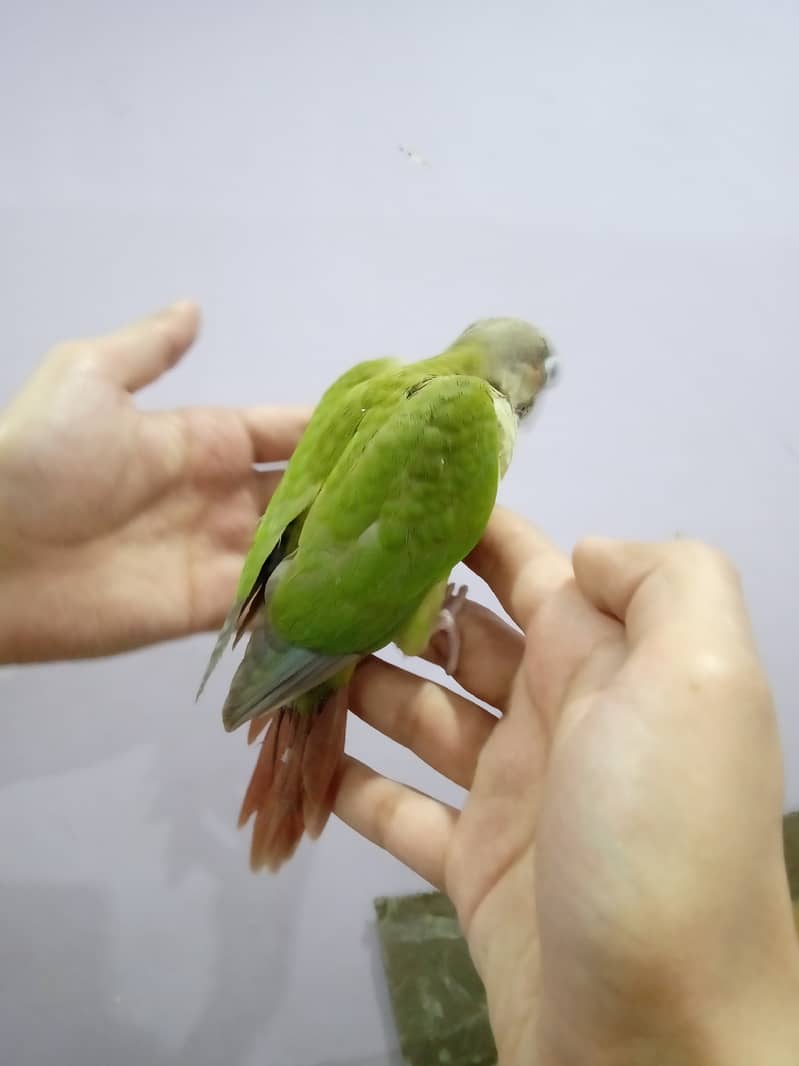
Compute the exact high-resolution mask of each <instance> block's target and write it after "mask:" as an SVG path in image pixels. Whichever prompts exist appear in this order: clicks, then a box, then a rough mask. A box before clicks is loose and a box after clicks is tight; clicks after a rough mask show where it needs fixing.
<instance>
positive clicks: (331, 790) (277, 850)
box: [239, 686, 348, 873]
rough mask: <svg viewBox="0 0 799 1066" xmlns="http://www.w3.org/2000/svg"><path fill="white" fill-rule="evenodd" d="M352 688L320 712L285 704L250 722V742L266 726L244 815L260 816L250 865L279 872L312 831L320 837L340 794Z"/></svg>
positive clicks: (243, 820)
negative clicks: (341, 766)
mask: <svg viewBox="0 0 799 1066" xmlns="http://www.w3.org/2000/svg"><path fill="white" fill-rule="evenodd" d="M347 697H348V689H347V687H346V686H344V687H343V688H340V689H338V691H336V692H334V693H333V694H332V695H331V696H329V697H328V698H327V700H326V701H325V703H324V704H323V705H322V706H321V707H320V708H319V709H318V710H316V711H311V712H307V711H306V712H301V711H298V710H295V708H294V707H291V706H288V707H282V708H281V709H280V710H279V711H275V712H274V713H273V714H271V715H269V716H265V717H263V718H260V719H255V720H253V721H252V722H251V723H250V729H249V734H248V737H247V741H248V743H250V744H252V743H254V742H255V741H256V740H257V739H258V737H259V736H260V735H261V733H263V731H264V730H266V736H265V737H264V741H263V743H262V745H261V750H260V752H259V755H258V760H257V762H256V764H255V769H254V770H253V774H252V777H251V778H250V783H249V786H248V787H247V792H246V794H245V796H244V801H243V803H242V805H241V812H240V814H239V827H243V826H245V825H246V824H247V822H248V821H249V820H250V818H252V816H253V815H255V822H254V824H253V830H252V842H251V845H250V867H251V869H252V870H253V871H258V870H260V869H262V868H263V867H266V868H267V869H268V870H271V871H272V872H273V873H274V872H276V871H277V870H278V869H279V868H280V867H281V866H282V865H283V863H284V862H286V861H287V860H288V859H290V858H291V856H292V855H293V854H294V852H295V851H296V849H297V845H298V844H299V842H300V840H301V839H302V837H303V834H305V833H307V835H308V836H309V837H311V838H312V839H314V840H315V839H316V838H317V837H318V836H319V835H320V834H321V832H322V830H323V829H324V827H325V825H326V824H327V820H328V818H329V817H330V814H331V812H332V810H333V804H334V803H335V799H336V787H337V783H338V776H337V771H338V769H339V766H340V765H341V758H342V755H343V753H344V734H345V731H346V725H347V705H348V698H347Z"/></svg>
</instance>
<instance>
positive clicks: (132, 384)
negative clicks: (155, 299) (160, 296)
mask: <svg viewBox="0 0 799 1066" xmlns="http://www.w3.org/2000/svg"><path fill="white" fill-rule="evenodd" d="M199 325H200V311H199V308H198V307H197V305H196V304H194V303H192V302H191V301H189V300H182V301H180V302H179V303H175V304H172V306H171V307H167V308H164V310H162V311H158V312H156V313H155V314H152V315H148V316H147V317H146V318H142V319H140V320H139V321H138V322H132V323H131V324H130V325H127V326H123V327H122V329H119V330H117V331H116V332H114V333H108V334H106V335H105V336H102V337H96V338H95V339H94V341H93V342H91V343H92V344H93V346H94V352H95V359H96V363H97V366H98V368H99V369H100V370H101V371H102V372H103V373H104V374H105V375H107V376H109V377H110V378H111V379H112V380H113V381H115V382H116V383H117V384H118V385H121V386H122V388H124V389H127V390H128V391H129V392H136V391H137V390H138V389H141V388H143V387H144V386H145V385H149V384H151V382H153V381H155V380H156V379H157V378H159V377H161V375H162V374H164V373H166V371H167V370H169V369H170V368H171V367H173V366H174V365H175V363H177V362H178V360H179V359H180V358H181V356H182V355H183V354H184V353H185V352H186V350H187V349H188V348H189V346H190V345H191V343H192V342H193V341H194V339H195V337H196V336H197V332H198V330H199Z"/></svg>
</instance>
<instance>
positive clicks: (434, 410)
mask: <svg viewBox="0 0 799 1066" xmlns="http://www.w3.org/2000/svg"><path fill="white" fill-rule="evenodd" d="M548 355H549V349H548V346H547V344H546V341H545V340H544V338H543V337H541V335H540V334H539V333H538V332H537V331H536V330H534V329H533V327H531V326H528V325H527V324H526V323H521V322H519V321H518V320H514V319H490V320H484V321H483V322H480V323H476V324H475V326H473V327H470V329H469V330H467V331H466V332H465V333H464V334H462V336H461V337H460V338H459V339H458V340H457V341H456V342H455V344H453V345H452V346H451V347H450V348H448V349H447V350H446V351H445V352H444V353H442V354H441V355H439V356H437V357H434V358H432V359H425V360H422V361H420V362H417V363H415V364H410V365H402V364H401V363H399V362H398V361H396V360H393V359H377V360H371V361H369V362H364V363H359V364H358V365H357V366H355V367H353V368H352V369H351V370H349V371H347V373H345V374H343V375H342V376H341V377H340V378H339V379H338V380H337V381H336V382H335V383H334V384H333V385H332V386H331V387H330V388H329V389H328V390H327V392H326V393H325V394H324V396H323V397H322V399H321V401H320V403H319V405H318V407H317V408H316V410H315V412H314V414H313V417H312V418H311V420H310V422H309V425H308V427H307V429H306V431H305V433H304V435H303V437H302V440H301V441H300V443H299V445H298V447H297V449H296V451H295V453H294V455H293V456H292V459H291V461H290V462H289V464H288V468H287V470H286V472H285V474H284V476H283V478H282V480H281V482H280V484H279V486H278V488H277V491H276V492H275V494H274V496H273V497H272V499H271V501H270V503H269V506H268V507H267V509H266V511H265V513H264V515H263V518H262V519H261V522H260V523H259V526H258V529H257V531H256V535H255V539H254V541H253V545H252V547H251V549H250V551H249V553H248V555H247V558H246V560H245V562H244V565H243V568H242V572H241V577H240V581H239V585H238V590H237V594H236V600H235V603H234V605H233V608H232V610H231V612H230V615H229V616H228V619H227V621H226V622H225V625H224V626H223V628H222V631H221V633H220V635H219V639H218V641H217V644H216V646H215V648H214V652H213V654H212V656H211V661H210V662H209V665H208V669H207V670H206V674H205V677H204V678H203V682H202V685H201V691H202V687H203V686H204V684H205V681H206V680H207V677H208V675H209V674H210V672H211V671H212V670H213V668H214V666H215V665H216V663H217V661H218V660H219V658H220V656H221V654H222V652H223V651H224V649H225V647H226V646H227V644H228V643H229V641H230V639H231V638H232V637H233V635H234V633H235V634H236V639H238V637H240V636H241V635H242V634H243V632H244V631H245V630H247V629H251V630H252V636H251V638H250V641H249V644H248V647H247V650H246V652H245V655H244V658H243V661H242V663H241V664H240V666H239V668H238V670H237V672H236V676H235V677H234V679H233V683H232V685H231V688H230V692H229V694H228V698H227V701H226V704H225V709H224V713H223V719H224V722H225V726H226V728H228V729H233V728H236V727H237V726H239V725H241V724H242V723H243V722H246V721H248V720H251V719H254V718H258V717H259V716H262V715H264V714H266V713H267V712H273V711H276V710H278V709H282V710H281V714H283V713H284V712H285V711H286V710H287V709H290V712H291V714H292V715H294V717H295V718H296V716H297V715H300V716H303V715H305V716H307V715H309V714H315V713H316V712H318V711H319V709H320V708H321V707H322V705H323V703H324V701H325V700H327V699H329V698H330V696H331V693H335V692H336V691H337V690H338V689H339V688H341V686H343V685H346V683H347V681H348V679H349V677H350V676H351V673H352V669H353V668H354V666H355V664H356V663H357V661H358V660H359V659H361V658H363V657H364V656H366V655H368V654H370V653H372V652H374V651H377V650H379V649H380V648H383V647H385V646H386V645H387V644H389V643H391V642H392V641H394V642H396V643H398V644H399V646H400V647H402V648H403V650H405V651H406V652H408V653H416V654H418V653H419V652H421V651H422V650H423V648H424V647H425V645H426V643H427V642H428V639H429V637H430V635H431V633H432V632H433V631H434V629H435V628H436V622H437V619H438V616H439V612H440V609H441V607H442V605H443V602H444V598H445V596H446V590H447V578H448V576H449V574H450V571H451V570H452V568H453V567H454V566H455V565H456V564H457V563H458V562H460V561H461V560H462V559H463V558H464V557H465V556H466V555H467V554H468V553H469V552H470V551H471V549H472V548H473V547H474V546H475V545H476V543H477V541H478V540H479V539H480V536H481V535H482V533H483V530H484V529H485V526H486V523H487V521H488V519H489V516H490V514H491V510H492V508H493V506H494V502H495V499H496V494H497V488H498V485H499V480H500V478H501V476H502V475H503V474H504V471H505V469H506V467H507V464H508V462H509V460H510V455H511V452H512V448H513V441H514V437H515V430H516V422H517V419H518V418H519V417H521V416H523V415H524V414H526V412H527V411H528V410H529V408H530V407H531V406H532V403H533V401H534V399H535V396H536V395H537V393H538V392H539V391H540V389H541V388H542V387H543V385H544V384H545V382H546V377H547V370H546V362H547V358H548ZM327 717H329V716H327ZM292 728H294V727H292ZM274 733H275V730H273V734H274ZM293 735H294V734H292V736H293ZM307 735H308V734H307V731H306V732H303V733H302V737H307ZM285 737H288V733H286V734H285ZM341 741H342V742H343V732H341ZM304 743H305V740H302V741H300V747H302V745H303V744H304ZM273 744H274V745H275V746H276V747H275V750H274V751H273V752H272V753H271V755H270V758H271V759H272V761H273V762H274V761H275V759H277V758H279V757H278V756H277V755H275V751H277V750H278V749H280V750H282V751H283V756H282V758H289V757H290V755H291V753H292V751H293V750H294V747H293V745H294V742H293V741H290V740H288V739H285V738H284V736H283V734H281V735H280V737H279V738H278V739H275V738H274V736H273ZM306 771H307V767H305V762H304V760H303V771H302V773H303V774H306V776H307V773H306ZM275 772H276V771H275ZM326 772H327V771H326ZM258 773H260V774H261V778H262V781H261V785H259V788H258V789H256V790H255V792H257V793H258V797H259V798H258V799H257V800H256V799H253V798H252V795H251V793H252V794H253V795H254V794H255V793H254V792H253V785H252V784H251V788H250V793H248V796H249V798H248V800H247V803H246V804H245V806H246V809H247V810H249V811H258V810H261V809H262V807H263V803H264V802H265V800H264V796H266V795H267V793H268V792H269V789H268V788H267V786H266V785H265V784H263V782H266V781H267V780H268V781H271V780H272V776H270V775H272V773H273V771H272V770H269V769H268V768H267V769H264V768H263V767H262V768H261V770H260V771H257V773H256V776H257V775H258ZM295 777H296V775H295ZM301 777H302V774H300V777H296V780H297V781H300V780H301ZM292 781H293V783H292V785H291V788H292V789H294V790H295V791H296V787H300V786H297V784H296V781H294V779H292ZM306 785H307V782H306ZM270 787H271V786H270ZM281 787H284V786H281ZM327 787H328V786H327V785H325V788H327ZM259 789H260V791H259ZM307 791H308V789H307V788H306V792H307ZM261 793H263V795H261ZM297 802H299V800H296V801H294V806H295V807H296V803H297ZM292 809H293V808H292ZM306 820H307V819H306ZM314 820H315V822H317V823H318V821H319V820H318V818H317V817H316V815H314ZM294 829H295V830H296V826H295V827H294ZM264 832H266V831H264ZM300 833H301V829H300ZM270 834H271V835H270ZM275 834H277V836H276V835H275ZM279 835H280V830H279V829H275V828H274V826H273V827H272V828H270V829H269V831H268V832H267V833H266V837H264V833H263V832H262V833H261V837H262V838H263V839H261V841H260V844H259V847H260V849H261V852H262V856H267V857H266V858H263V861H264V862H267V864H268V863H269V862H271V861H272V859H274V858H275V855H278V856H280V855H282V856H284V857H285V855H286V854H288V853H289V850H288V845H286V842H285V840H284V841H283V843H282V844H280V845H278V844H276V843H275V841H276V840H277V839H278V837H279ZM295 835H296V834H295ZM286 839H288V838H286ZM292 839H293V837H292ZM264 840H266V841H267V843H264ZM270 855H271V856H272V858H271V859H270V858H269V856H270ZM275 861H282V859H279V860H275Z"/></svg>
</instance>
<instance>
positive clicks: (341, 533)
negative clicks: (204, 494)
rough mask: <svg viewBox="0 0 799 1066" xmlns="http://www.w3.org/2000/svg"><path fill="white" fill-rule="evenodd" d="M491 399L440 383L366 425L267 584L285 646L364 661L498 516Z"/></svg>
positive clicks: (485, 392)
mask: <svg viewBox="0 0 799 1066" xmlns="http://www.w3.org/2000/svg"><path fill="white" fill-rule="evenodd" d="M379 386H380V383H379V382H378V383H375V387H378V388H379ZM375 387H373V391H375ZM367 391H368V390H367ZM494 396H495V394H494V393H493V392H492V390H491V389H490V387H489V386H488V385H487V384H486V383H485V382H484V381H481V380H479V379H477V378H474V377H467V376H461V375H448V376H442V377H432V378H428V379H424V380H422V381H418V382H416V383H415V384H413V385H411V386H410V387H408V388H407V389H405V390H404V391H403V392H402V393H401V394H400V398H399V399H394V400H393V401H392V402H387V403H384V404H383V405H382V406H381V405H375V406H374V407H372V408H371V409H369V410H368V411H367V412H366V413H365V414H364V417H363V419H362V420H361V422H360V423H359V425H358V427H357V429H356V430H355V433H354V435H353V437H352V439H351V441H350V443H349V444H348V446H347V447H346V449H345V450H344V451H343V452H342V454H341V456H340V458H339V460H338V462H337V463H336V465H335V467H334V468H333V470H332V471H331V473H330V475H329V477H328V478H327V480H326V481H325V484H324V486H323V488H322V489H321V491H320V492H319V494H318V496H317V497H316V499H315V500H314V502H313V504H312V505H311V507H310V509H309V511H308V512H307V515H306V517H305V521H304V524H303V527H302V530H301V531H300V534H299V538H298V543H297V548H296V551H294V552H293V554H291V555H290V556H288V557H287V558H286V559H285V560H284V561H283V563H282V564H281V567H280V569H279V571H278V572H277V573H275V575H274V579H273V581H272V582H271V583H270V587H269V590H268V593H267V599H268V606H267V612H268V617H269V621H270V624H271V626H272V628H273V629H274V632H275V633H276V634H278V635H279V636H280V638H282V639H283V640H285V641H287V642H289V643H290V644H292V645H294V646H300V647H303V648H307V649H310V650H313V651H315V652H318V653H320V654H324V655H342V654H353V653H360V654H366V653H368V652H371V651H374V650H377V649H378V648H381V647H384V646H385V645H386V644H388V643H390V642H391V640H393V639H394V636H395V635H396V634H397V633H398V632H399V631H400V629H401V628H402V626H403V625H404V624H405V623H406V622H407V620H408V619H409V618H410V616H411V615H412V614H413V612H414V611H415V610H416V609H417V607H418V606H419V604H420V603H421V602H422V600H423V599H424V597H425V595H426V594H427V593H428V592H429V590H430V588H431V587H432V586H433V585H435V584H436V583H438V582H440V581H442V580H444V579H445V578H446V577H447V575H448V574H449V572H450V570H451V569H452V567H453V566H455V565H456V564H457V563H458V562H459V561H460V560H461V559H463V558H464V556H466V555H467V554H468V553H469V552H470V551H471V549H472V548H473V547H474V545H475V544H476V543H477V541H478V540H479V539H480V537H481V535H482V533H483V530H484V528H485V525H486V523H487V521H488V518H489V516H490V514H491V510H492V508H493V506H494V501H495V498H496V492H497V486H498V482H499V469H498V467H499V463H498V452H499V428H498V423H497V414H496V408H495V399H494Z"/></svg>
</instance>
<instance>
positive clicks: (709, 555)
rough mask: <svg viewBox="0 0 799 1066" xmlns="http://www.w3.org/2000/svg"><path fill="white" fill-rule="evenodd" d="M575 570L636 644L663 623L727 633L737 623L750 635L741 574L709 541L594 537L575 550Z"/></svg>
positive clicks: (587, 592) (592, 597)
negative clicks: (650, 542)
mask: <svg viewBox="0 0 799 1066" xmlns="http://www.w3.org/2000/svg"><path fill="white" fill-rule="evenodd" d="M574 573H575V578H576V580H577V583H578V585H579V587H580V589H581V591H582V592H583V594H584V595H585V596H586V597H587V598H588V599H589V600H590V601H591V602H592V603H593V604H594V605H595V606H597V607H598V608H599V609H600V610H602V611H605V612H606V613H607V614H611V615H613V616H614V617H616V618H618V619H619V620H620V621H622V622H624V623H625V624H626V627H627V632H628V635H629V637H630V639H631V640H632V641H633V642H636V641H638V640H640V638H641V637H642V636H643V635H644V634H646V633H649V632H652V631H654V630H656V629H657V628H659V627H661V626H664V625H668V626H671V627H673V626H679V627H681V628H682V629H683V630H684V631H685V632H686V634H687V632H689V631H691V630H694V629H701V630H702V631H703V633H707V632H715V633H719V632H721V631H722V630H724V631H725V632H727V633H728V632H729V630H730V627H731V626H732V627H733V628H734V629H735V630H737V631H738V632H739V633H740V632H741V630H742V629H744V628H745V629H746V631H747V635H748V629H749V627H748V622H747V615H746V609H745V606H744V603H743V596H742V593H741V586H740V581H739V579H738V577H737V574H736V572H735V570H734V568H733V567H732V565H731V564H730V562H729V561H728V560H727V559H726V558H725V557H724V556H723V555H722V554H721V553H720V552H718V551H717V550H716V549H714V548H711V547H709V546H707V545H705V544H701V543H697V542H694V541H688V540H678V541H674V542H671V543H665V544H664V543H654V544H646V543H640V542H626V541H619V540H609V539H604V538H590V539H586V540H584V541H582V542H581V543H580V544H578V545H577V547H576V548H575V550H574ZM709 621H710V622H712V625H710V626H709V628H708V622H709ZM686 639H689V638H688V637H687V636H686Z"/></svg>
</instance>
